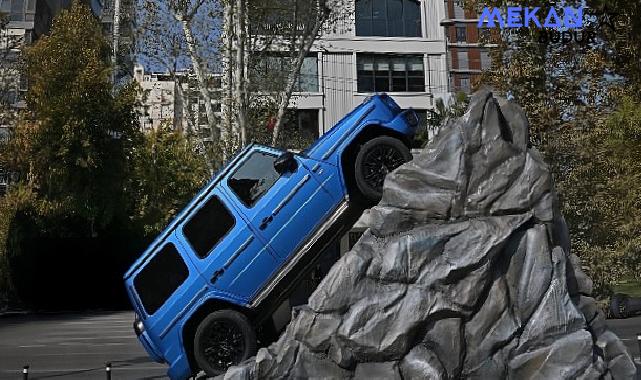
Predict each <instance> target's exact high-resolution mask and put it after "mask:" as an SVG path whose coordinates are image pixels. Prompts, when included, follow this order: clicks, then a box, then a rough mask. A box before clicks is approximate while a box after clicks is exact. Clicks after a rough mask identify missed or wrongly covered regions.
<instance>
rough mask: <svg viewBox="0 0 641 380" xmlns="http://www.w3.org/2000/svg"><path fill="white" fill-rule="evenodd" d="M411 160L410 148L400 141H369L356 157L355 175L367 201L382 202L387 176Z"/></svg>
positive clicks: (381, 138) (378, 139) (390, 138)
mask: <svg viewBox="0 0 641 380" xmlns="http://www.w3.org/2000/svg"><path fill="white" fill-rule="evenodd" d="M411 159H412V154H411V153H410V150H409V148H407V146H405V144H403V142H402V141H400V140H398V139H395V138H393V137H389V136H381V137H377V138H375V139H372V140H370V141H368V142H367V143H365V144H364V145H363V146H362V147H361V149H360V150H359V152H358V155H357V156H356V162H355V170H354V174H355V176H356V185H357V186H358V190H359V191H360V193H361V194H362V195H363V196H364V197H365V198H366V199H367V200H369V201H371V202H378V201H380V199H381V196H382V194H383V183H384V182H385V177H386V176H387V174H389V173H391V172H392V171H394V170H395V169H396V168H398V167H399V166H401V165H403V164H404V163H406V162H408V161H410V160H411Z"/></svg>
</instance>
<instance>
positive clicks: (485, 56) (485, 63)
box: [481, 51, 492, 70]
mask: <svg viewBox="0 0 641 380" xmlns="http://www.w3.org/2000/svg"><path fill="white" fill-rule="evenodd" d="M491 67H492V57H490V53H489V52H487V51H481V69H482V70H487V69H489V68H491Z"/></svg>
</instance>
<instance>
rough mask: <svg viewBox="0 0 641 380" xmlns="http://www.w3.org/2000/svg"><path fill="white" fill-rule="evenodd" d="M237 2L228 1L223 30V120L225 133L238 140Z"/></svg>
mask: <svg viewBox="0 0 641 380" xmlns="http://www.w3.org/2000/svg"><path fill="white" fill-rule="evenodd" d="M233 1H235V0H227V1H225V4H224V7H225V9H224V28H223V40H224V44H223V46H224V52H223V65H224V72H225V74H224V75H225V76H224V78H223V97H224V100H223V105H224V108H223V112H224V114H223V118H224V119H223V120H224V131H225V133H230V132H231V133H232V138H233V139H237V138H238V130H237V128H236V124H235V123H234V121H233V120H232V119H233V104H234V103H233V97H234V87H233V78H234V71H233V67H234V49H233V39H234V25H233V15H234V10H233V8H234V4H233Z"/></svg>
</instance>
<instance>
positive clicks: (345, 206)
mask: <svg viewBox="0 0 641 380" xmlns="http://www.w3.org/2000/svg"><path fill="white" fill-rule="evenodd" d="M348 206H349V202H348V200H347V198H345V199H343V201H342V202H341V203H340V204H339V205H338V207H337V208H336V210H335V211H334V213H333V214H332V216H331V217H330V218H329V219H327V220H326V221H325V223H323V224H322V225H321V227H320V228H319V229H317V230H316V232H315V233H314V235H313V236H312V237H311V238H310V239H309V240H308V241H307V242H306V243H305V245H303V246H302V247H301V248H300V249H299V250H298V252H296V254H295V255H294V257H292V259H291V260H289V262H287V265H285V267H284V268H283V269H282V270H281V271H279V272H278V274H277V275H276V276H274V277H273V278H272V280H271V281H270V282H269V284H267V286H265V287H264V288H263V290H261V291H260V293H258V295H257V296H256V297H255V298H254V299H253V300H252V302H251V303H250V304H249V307H250V308H252V309H253V308H256V307H258V306H259V305H260V304H261V302H263V301H264V300H265V299H266V298H267V297H268V296H269V295H270V293H271V292H272V290H273V289H274V288H275V287H276V286H277V285H278V284H279V283H280V281H281V280H282V279H283V278H284V277H285V276H287V274H288V273H289V272H290V271H291V270H292V268H294V267H295V266H296V264H298V262H299V261H300V260H301V259H302V258H303V257H304V256H305V255H306V254H307V253H308V252H309V250H310V249H311V248H312V247H313V246H314V245H315V244H316V242H317V241H318V239H320V237H321V236H323V235H324V234H325V232H327V231H328V230H329V229H330V228H331V227H332V226H333V225H334V224H335V223H336V221H338V220H339V219H340V217H341V216H342V215H343V214H344V213H345V211H346V210H347V209H348Z"/></svg>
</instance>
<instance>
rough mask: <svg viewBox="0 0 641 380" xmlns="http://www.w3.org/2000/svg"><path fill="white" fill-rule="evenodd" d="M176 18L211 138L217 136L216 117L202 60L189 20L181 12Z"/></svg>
mask: <svg viewBox="0 0 641 380" xmlns="http://www.w3.org/2000/svg"><path fill="white" fill-rule="evenodd" d="M176 18H177V19H178V21H180V25H181V27H182V31H183V34H184V36H185V42H186V43H187V49H188V51H189V58H190V59H191V64H192V67H193V69H194V74H196V81H197V82H198V90H199V92H200V96H202V98H203V101H204V102H205V113H206V114H207V125H209V128H210V132H211V136H212V138H213V139H217V138H218V133H217V131H216V125H215V121H216V117H215V115H214V107H212V105H211V95H210V93H209V86H208V83H207V82H208V81H207V78H205V74H204V73H203V68H202V62H201V61H200V57H199V56H198V52H197V51H196V40H195V39H194V35H193V33H192V31H191V20H189V19H187V18H185V17H184V14H182V13H176Z"/></svg>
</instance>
